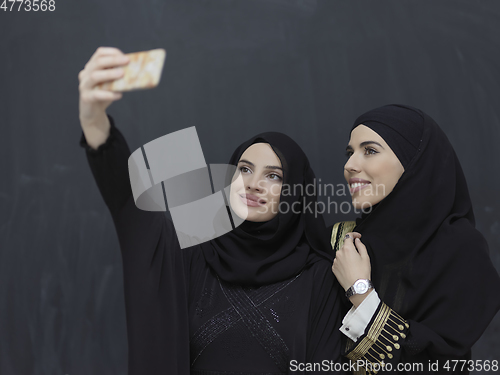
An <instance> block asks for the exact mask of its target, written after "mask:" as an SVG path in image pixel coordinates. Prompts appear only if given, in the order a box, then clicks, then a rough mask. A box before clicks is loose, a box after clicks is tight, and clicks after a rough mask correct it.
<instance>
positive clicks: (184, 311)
mask: <svg viewBox="0 0 500 375" xmlns="http://www.w3.org/2000/svg"><path fill="white" fill-rule="evenodd" d="M108 118H109V121H110V124H111V129H110V135H109V137H108V139H107V140H106V142H105V143H104V144H102V145H100V146H99V147H98V148H97V149H93V148H91V147H90V146H89V145H88V144H87V142H86V140H85V136H84V134H83V133H82V136H81V139H80V146H81V147H83V148H84V149H85V152H86V156H87V160H88V163H89V166H90V169H91V171H92V174H93V176H94V179H95V181H96V184H97V186H98V188H99V191H100V193H101V195H102V197H103V199H104V202H105V204H106V205H107V207H108V208H109V211H110V213H111V216H112V218H113V222H114V225H115V229H116V233H117V236H118V241H119V244H120V250H121V254H122V262H123V280H124V295H125V311H126V318H127V335H128V348H129V356H128V359H129V361H128V369H129V374H130V375H135V374H137V375H143V374H165V373H168V372H169V371H172V373H177V374H189V324H188V318H187V317H188V307H187V306H188V305H187V292H186V291H187V288H188V286H187V283H188V277H187V274H188V272H187V269H188V266H186V264H188V263H189V257H188V255H189V254H190V252H189V251H181V249H180V247H179V241H178V240H177V236H176V233H175V229H174V227H173V223H172V222H171V221H170V220H168V219H167V218H166V216H165V214H164V213H163V212H151V211H143V210H141V209H139V208H137V206H136V205H135V202H134V199H133V195H132V189H131V185H130V179H129V173H128V158H129V156H130V154H131V152H130V149H129V147H128V145H127V142H126V140H125V138H124V137H123V135H122V134H121V132H120V131H119V130H118V129H117V128H116V127H115V124H114V121H113V118H112V117H111V116H108Z"/></svg>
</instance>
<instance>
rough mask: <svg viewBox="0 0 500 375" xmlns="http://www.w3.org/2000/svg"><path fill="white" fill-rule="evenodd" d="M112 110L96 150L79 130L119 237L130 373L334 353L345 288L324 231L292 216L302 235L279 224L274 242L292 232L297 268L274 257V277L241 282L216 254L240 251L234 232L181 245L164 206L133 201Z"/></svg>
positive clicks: (265, 370)
mask: <svg viewBox="0 0 500 375" xmlns="http://www.w3.org/2000/svg"><path fill="white" fill-rule="evenodd" d="M109 119H110V122H111V133H110V136H109V138H108V139H107V141H106V143H104V144H103V145H101V146H100V147H99V148H98V149H97V150H94V149H92V148H90V147H89V146H88V145H87V144H86V141H85V138H84V135H83V134H82V137H81V141H80V145H81V146H82V147H85V149H86V155H87V159H88V162H89V165H90V168H91V171H92V173H93V175H94V178H95V180H96V183H97V185H98V187H99V190H100V192H101V194H102V196H103V198H104V201H105V203H106V205H107V206H108V208H109V210H110V212H111V215H112V217H113V221H114V224H115V228H116V231H117V235H118V239H119V243H120V249H121V254H122V260H123V272H124V288H125V309H126V317H127V333H128V345H129V373H130V374H133V375H136V374H137V375H143V374H148V375H149V374H150V375H152V374H189V373H191V374H198V375H202V374H207V375H208V374H226V375H231V374H240V375H243V374H287V373H292V372H291V370H290V361H292V360H296V361H297V363H305V362H314V363H320V362H321V361H323V360H327V361H332V362H340V331H339V330H338V328H339V326H340V321H341V313H342V312H341V311H340V305H339V303H337V302H338V296H339V291H340V289H341V288H340V287H339V285H338V283H337V281H336V280H335V278H334V276H333V274H332V272H331V261H330V260H328V257H329V256H328V254H327V252H325V254H326V255H323V254H321V252H322V251H323V249H320V246H321V243H322V241H323V239H322V238H321V239H319V238H316V239H315V240H311V241H309V240H308V239H307V232H308V229H307V225H308V224H307V220H308V219H306V218H299V219H300V220H299V221H296V220H295V219H294V218H291V219H290V220H291V221H290V222H291V223H294V224H293V225H295V229H296V230H301V231H303V232H304V234H305V235H304V236H299V237H297V236H294V235H293V233H291V232H288V233H287V231H286V230H285V231H284V232H283V235H284V236H285V237H283V238H282V239H281V241H276V242H275V246H276V247H277V248H279V247H280V246H281V243H283V242H286V240H287V238H288V239H289V240H293V241H296V244H295V245H293V246H295V247H298V248H299V249H298V250H297V251H299V252H300V251H305V252H304V254H303V255H302V256H300V257H299V258H297V259H302V261H303V263H302V264H301V265H300V267H299V268H297V269H290V270H289V272H285V271H284V270H286V269H287V268H288V267H279V261H276V260H275V259H274V260H272V264H271V267H272V266H274V265H276V266H277V268H276V270H277V271H276V272H274V274H275V275H276V277H275V278H274V279H273V276H272V274H270V273H266V272H263V273H260V274H258V275H256V278H255V279H254V280H251V282H249V283H237V282H234V281H232V280H228V278H229V277H225V276H226V275H218V274H217V262H218V260H219V259H220V257H221V256H222V257H224V256H227V254H224V253H221V252H218V249H219V250H220V249H222V250H226V249H228V248H229V249H230V250H231V253H230V254H229V255H230V257H236V258H237V257H238V254H237V253H235V249H236V248H235V247H234V246H233V245H234V243H237V241H236V240H235V239H234V236H233V235H234V233H233V234H231V236H228V237H224V236H223V237H222V238H219V239H218V240H217V242H215V244H211V243H205V244H201V245H196V246H192V247H189V248H187V249H183V250H181V249H180V247H179V242H178V240H177V237H176V234H175V230H174V227H173V224H172V222H171V221H170V220H168V219H166V217H165V215H164V213H161V212H147V211H142V210H140V209H138V208H137V207H136V206H135V203H134V200H133V197H132V192H131V188H130V182H129V175H128V168H127V159H128V157H129V156H130V150H129V148H128V146H127V143H126V141H125V139H124V137H123V136H122V134H121V133H120V132H119V130H118V129H117V128H116V127H115V126H114V123H113V119H112V118H111V117H109ZM254 141H255V140H254ZM241 152H242V151H241ZM305 166H306V165H305V164H304V168H305ZM307 167H308V165H307ZM304 170H305V169H304ZM270 225H277V227H279V226H280V223H279V222H278V223H277V224H276V223H274V222H273V223H271V224H270ZM275 229H276V228H275ZM251 230H252V228H250V231H251ZM276 230H277V229H276ZM311 233H312V232H311ZM317 233H319V232H317ZM257 237H258V236H257ZM228 243H231V245H228ZM204 246H205V247H204ZM214 249H215V250H214ZM304 249H305V250H304ZM307 249H310V250H307ZM325 250H326V249H325ZM290 254H294V252H293V251H292V252H291V253H290ZM288 256H290V255H288ZM286 258H287V256H285V257H284V259H286ZM264 268H265V267H264ZM279 272H281V273H279ZM229 274H230V275H231V274H232V273H231V272H229ZM233 275H234V273H233ZM328 369H330V368H328ZM293 373H294V374H297V373H301V371H296V372H293ZM311 373H315V372H311ZM321 373H335V372H330V371H328V372H326V371H325V372H321Z"/></svg>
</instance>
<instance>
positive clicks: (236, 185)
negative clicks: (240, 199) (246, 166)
mask: <svg viewBox="0 0 500 375" xmlns="http://www.w3.org/2000/svg"><path fill="white" fill-rule="evenodd" d="M244 184H245V182H244V180H243V177H242V175H241V174H240V175H235V177H233V181H232V182H231V194H236V193H238V192H239V191H241V190H242V188H243V186H245V185H244Z"/></svg>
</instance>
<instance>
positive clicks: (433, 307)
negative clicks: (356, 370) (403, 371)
mask: <svg viewBox="0 0 500 375" xmlns="http://www.w3.org/2000/svg"><path fill="white" fill-rule="evenodd" d="M359 124H363V125H365V126H368V127H369V128H371V129H372V130H374V131H375V132H377V133H378V134H379V135H380V136H382V138H384V140H385V141H386V143H388V145H389V146H390V147H391V149H392V150H393V151H394V152H395V154H396V155H397V156H398V158H399V159H400V161H401V163H402V164H403V166H404V169H405V171H404V173H403V175H402V176H401V178H400V179H399V181H398V183H397V184H396V186H395V187H394V189H393V190H392V192H391V193H390V194H389V195H388V196H387V197H385V198H384V199H383V200H382V201H381V202H380V203H379V204H377V205H376V206H374V207H373V210H372V211H371V213H369V214H363V216H362V218H360V219H358V220H357V222H356V224H357V225H356V227H355V228H354V231H356V232H359V233H361V234H362V241H363V243H364V244H365V245H366V247H367V250H368V253H369V255H370V261H371V265H372V281H373V283H374V285H375V289H376V290H377V292H378V294H379V296H380V299H381V301H382V302H381V303H380V305H379V308H378V310H377V312H376V314H375V315H374V317H373V318H372V321H371V322H370V324H369V326H368V327H367V328H366V330H365V334H364V335H363V336H362V337H360V339H359V340H358V341H357V342H356V343H355V344H353V343H352V342H351V344H352V345H349V346H348V350H347V353H346V354H347V356H348V358H350V359H352V360H357V359H363V360H366V361H369V362H370V363H374V364H380V363H382V362H384V363H386V364H387V363H390V364H391V365H392V364H394V367H393V369H395V368H396V367H395V366H396V365H397V363H414V364H415V363H422V364H423V367H422V368H423V370H420V371H415V370H414V371H408V372H407V373H413V372H414V373H433V372H434V371H431V370H430V368H429V364H434V363H436V361H439V365H440V369H441V370H440V371H441V372H442V373H453V371H452V370H453V362H450V361H452V360H467V359H469V358H470V350H471V347H472V345H473V344H474V343H475V342H476V341H477V340H478V339H479V337H480V336H481V334H482V333H483V332H484V330H485V329H486V327H487V326H488V324H489V323H490V322H491V320H492V319H493V317H494V316H495V314H496V312H497V311H498V310H499V308H500V294H498V293H497V291H498V289H499V287H500V278H499V276H498V273H497V272H496V270H495V268H494V267H493V264H492V262H491V260H490V257H489V252H488V245H487V243H486V240H485V239H484V237H483V236H482V235H481V233H479V231H477V230H476V229H475V221H474V213H473V209H472V203H471V201H470V198H469V192H468V189H467V183H466V181H465V177H464V174H463V172H462V169H461V166H460V162H459V161H458V158H457V156H456V154H455V152H454V150H453V147H452V146H451V144H450V142H449V140H448V138H447V137H446V135H445V134H444V133H443V131H442V130H441V129H440V128H439V126H438V125H437V124H436V123H435V122H434V120H432V119H431V118H430V117H429V116H428V115H426V114H425V113H424V112H422V111H421V110H418V109H415V108H412V107H409V106H403V105H389V106H384V107H380V108H377V109H375V110H372V111H369V112H367V113H365V114H364V115H362V116H360V117H359V118H358V119H357V120H356V121H355V124H354V127H353V129H354V128H355V127H356V126H358V125H359ZM335 238H336V239H337V240H338V239H339V238H341V236H335ZM335 242H336V241H333V243H334V245H335ZM491 291H495V292H493V293H492V292H491ZM446 364H451V365H452V366H451V367H450V368H449V369H445V368H443V366H445V365H446ZM459 368H461V366H459V367H458V368H456V369H455V370H457V369H459ZM468 368H469V364H468V365H467V366H466V367H465V371H464V372H467V369H468ZM422 371H423V372H422Z"/></svg>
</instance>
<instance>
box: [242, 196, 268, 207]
mask: <svg viewBox="0 0 500 375" xmlns="http://www.w3.org/2000/svg"><path fill="white" fill-rule="evenodd" d="M240 198H241V200H242V202H243V203H245V204H246V205H247V206H250V207H260V206H263V205H265V204H266V201H265V200H264V199H262V198H259V197H257V196H256V195H252V194H240Z"/></svg>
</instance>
